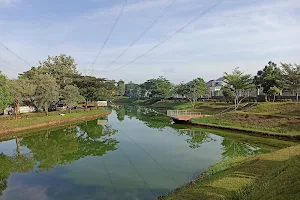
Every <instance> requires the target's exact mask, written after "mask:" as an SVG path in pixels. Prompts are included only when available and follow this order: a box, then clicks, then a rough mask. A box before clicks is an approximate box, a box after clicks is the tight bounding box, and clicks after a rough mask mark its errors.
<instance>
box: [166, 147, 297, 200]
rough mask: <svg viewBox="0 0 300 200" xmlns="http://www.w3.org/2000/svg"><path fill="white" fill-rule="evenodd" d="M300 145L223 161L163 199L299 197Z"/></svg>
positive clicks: (215, 199) (264, 199) (214, 199)
mask: <svg viewBox="0 0 300 200" xmlns="http://www.w3.org/2000/svg"><path fill="white" fill-rule="evenodd" d="M299 165H300V145H298V146H294V147H289V148H285V149H281V150H278V151H275V152H272V153H269V154H262V155H256V156H252V157H248V158H245V157H240V158H235V159H230V160H224V161H222V162H220V163H218V164H216V165H214V166H212V167H211V168H209V169H208V170H207V171H206V172H204V173H203V174H202V175H201V176H200V177H199V179H198V180H197V181H194V182H192V183H191V184H189V185H187V186H185V187H183V188H181V189H179V190H177V191H175V192H173V193H170V194H169V195H168V196H166V197H165V198H164V199H167V200H176V199H178V200H185V199H188V200H194V199H195V200H196V199H197V200H201V199H205V200H209V199H213V200H217V199H232V200H237V199H239V200H250V199H251V200H254V199H262V200H267V199H273V200H281V199H282V200H283V199H289V200H296V199H299V197H300V187H299V186H300V168H299Z"/></svg>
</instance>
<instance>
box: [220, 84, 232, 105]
mask: <svg viewBox="0 0 300 200" xmlns="http://www.w3.org/2000/svg"><path fill="white" fill-rule="evenodd" d="M221 91H222V93H223V96H224V98H225V101H226V102H227V103H230V102H234V96H233V91H232V89H231V88H230V87H228V86H222V88H221Z"/></svg>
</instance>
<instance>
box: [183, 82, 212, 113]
mask: <svg viewBox="0 0 300 200" xmlns="http://www.w3.org/2000/svg"><path fill="white" fill-rule="evenodd" d="M208 94H209V88H208V87H207V85H206V82H205V81H204V79H203V78H196V79H194V80H192V81H190V82H188V83H187V93H186V97H187V98H188V99H189V100H190V102H191V104H192V106H193V108H195V105H196V103H197V101H198V99H199V98H201V97H203V96H205V95H208Z"/></svg>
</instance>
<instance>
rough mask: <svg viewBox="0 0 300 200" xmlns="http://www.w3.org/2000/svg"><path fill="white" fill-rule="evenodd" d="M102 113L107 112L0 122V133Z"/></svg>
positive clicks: (97, 111)
mask: <svg viewBox="0 0 300 200" xmlns="http://www.w3.org/2000/svg"><path fill="white" fill-rule="evenodd" d="M104 112H108V111H107V110H91V111H80V112H76V113H70V114H66V115H65V116H60V115H58V113H56V115H52V116H43V117H34V118H29V119H26V118H23V119H18V120H1V121H0V131H5V130H9V129H13V128H22V127H27V126H32V125H38V124H42V123H47V122H52V121H60V120H68V119H73V118H74V119H75V118H81V117H85V116H89V115H96V114H101V113H104Z"/></svg>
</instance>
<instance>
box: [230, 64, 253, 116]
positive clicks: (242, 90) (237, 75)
mask: <svg viewBox="0 0 300 200" xmlns="http://www.w3.org/2000/svg"><path fill="white" fill-rule="evenodd" d="M224 78H225V80H224V81H225V82H226V83H227V84H228V86H229V87H230V88H231V89H232V92H233V96H234V104H235V110H237V109H238V107H239V105H240V103H241V102H242V101H243V100H244V99H245V98H247V97H248V95H249V93H248V92H247V90H248V89H252V88H255V85H254V84H252V82H253V79H252V76H251V74H245V73H244V72H242V71H240V70H239V68H235V69H234V70H233V72H232V73H231V74H230V73H227V72H225V74H224Z"/></svg>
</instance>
